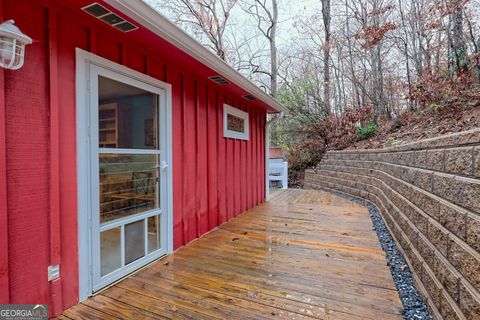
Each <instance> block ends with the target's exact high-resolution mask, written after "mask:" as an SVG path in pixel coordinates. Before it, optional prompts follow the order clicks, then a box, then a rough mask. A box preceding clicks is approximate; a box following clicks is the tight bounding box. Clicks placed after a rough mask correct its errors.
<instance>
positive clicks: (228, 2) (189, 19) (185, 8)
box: [154, 0, 238, 60]
mask: <svg viewBox="0 0 480 320" xmlns="http://www.w3.org/2000/svg"><path fill="white" fill-rule="evenodd" d="M237 2H238V0H165V1H162V0H156V1H155V2H154V6H155V7H156V8H157V9H159V10H160V11H162V10H166V11H168V12H169V13H170V14H172V15H173V17H174V19H175V21H176V22H177V23H180V24H183V25H184V27H185V28H186V29H187V30H188V29H189V28H193V30H192V32H194V33H196V34H197V36H199V34H198V33H201V34H202V35H204V36H205V37H206V38H207V39H208V46H209V47H210V48H211V49H212V50H213V51H214V52H215V53H216V54H217V55H218V56H219V57H220V58H221V59H222V60H226V51H227V50H226V47H225V31H226V29H227V26H228V21H229V18H230V13H231V11H232V9H233V8H234V7H235V5H236V4H237ZM199 38H201V37H199Z"/></svg>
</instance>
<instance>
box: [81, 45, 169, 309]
mask: <svg viewBox="0 0 480 320" xmlns="http://www.w3.org/2000/svg"><path fill="white" fill-rule="evenodd" d="M91 65H94V66H98V67H101V68H103V69H107V70H110V71H112V72H114V73H116V74H119V75H120V76H122V78H123V77H126V78H125V79H128V78H129V79H132V80H134V81H140V82H142V83H143V84H146V85H148V86H152V87H154V88H158V89H161V90H163V91H164V92H165V95H164V96H165V97H164V98H165V99H164V103H165V113H164V114H160V116H163V117H164V119H165V122H164V125H165V131H164V132H166V136H165V139H166V142H165V150H162V152H164V153H165V156H166V161H167V164H168V165H169V167H168V168H167V169H166V170H165V172H164V173H160V174H164V175H166V177H165V180H166V193H167V194H166V198H167V201H166V203H165V204H162V211H163V213H162V214H165V215H166V217H167V237H166V240H167V243H166V248H167V253H172V252H173V170H172V165H173V162H172V88H171V85H170V84H168V83H165V82H163V81H160V80H158V79H155V78H152V77H150V76H147V75H145V74H143V73H140V72H138V71H135V70H132V69H129V68H127V67H125V66H122V65H120V64H117V63H115V62H112V61H109V60H107V59H104V58H102V57H99V56H97V55H94V54H92V53H89V52H87V51H84V50H82V49H79V48H77V49H76V100H77V105H76V116H77V121H76V125H77V193H78V198H77V201H78V271H79V300H80V301H83V300H85V299H87V298H88V297H89V296H91V295H92V293H93V287H94V285H93V279H94V277H93V272H92V266H93V261H92V260H93V259H92V225H93V224H92V218H91V217H92V214H91V212H92V211H91V210H92V206H91V204H92V199H91V187H92V182H93V181H92V177H91V172H92V168H91V163H92V161H91V157H92V151H91V138H93V137H90V131H91V130H90V119H91V114H90V113H91V112H90V110H91V106H90V66H91ZM161 138H162V137H161ZM131 271H133V270H131Z"/></svg>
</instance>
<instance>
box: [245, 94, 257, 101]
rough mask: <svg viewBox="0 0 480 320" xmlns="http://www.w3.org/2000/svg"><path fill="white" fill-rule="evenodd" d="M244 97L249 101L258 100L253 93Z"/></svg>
mask: <svg viewBox="0 0 480 320" xmlns="http://www.w3.org/2000/svg"><path fill="white" fill-rule="evenodd" d="M243 99H245V100H248V101H253V100H257V98H256V97H254V96H252V95H251V94H247V95H246V96H243Z"/></svg>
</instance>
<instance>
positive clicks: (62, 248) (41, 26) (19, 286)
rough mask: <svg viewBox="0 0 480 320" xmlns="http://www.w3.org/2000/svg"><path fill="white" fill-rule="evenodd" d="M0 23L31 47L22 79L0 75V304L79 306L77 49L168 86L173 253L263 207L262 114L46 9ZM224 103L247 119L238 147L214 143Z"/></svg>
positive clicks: (64, 10)
mask: <svg viewBox="0 0 480 320" xmlns="http://www.w3.org/2000/svg"><path fill="white" fill-rule="evenodd" d="M72 2H73V1H72ZM0 18H1V19H2V20H6V19H12V18H13V19H15V21H16V24H17V25H18V26H19V27H20V28H21V29H22V31H23V32H25V33H26V34H28V35H29V36H31V37H32V38H33V39H34V43H33V44H32V45H30V46H28V47H27V54H26V55H27V56H26V62H25V65H24V67H23V68H22V69H20V70H17V71H4V70H3V69H0V90H1V91H0V178H1V179H0V303H48V304H49V305H50V311H51V313H52V314H58V313H59V312H61V311H62V310H63V309H65V308H67V307H69V306H71V305H73V304H75V303H76V302H77V301H78V256H77V247H78V246H77V245H78V244H77V238H78V235H77V196H76V184H77V176H76V143H75V140H76V128H75V124H76V120H75V108H76V106H75V101H76V100H75V48H76V47H79V48H82V49H84V50H88V51H90V52H92V53H95V54H97V55H100V56H102V57H105V58H107V59H109V60H112V61H115V62H117V63H121V64H123V65H125V66H127V67H130V68H132V69H135V70H138V71H140V72H143V73H146V74H148V75H150V76H153V77H155V78H158V79H160V80H163V81H166V82H169V83H171V84H172V89H173V171H174V184H173V188H174V190H173V202H174V203H173V205H174V248H178V247H180V246H182V245H184V244H186V243H188V242H190V241H192V240H193V239H195V238H197V237H199V236H200V235H202V234H203V233H205V232H207V231H209V230H211V229H212V228H213V227H215V226H217V225H219V224H221V223H223V222H225V221H227V220H229V219H231V218H232V217H234V216H236V215H238V214H240V213H241V212H243V211H245V210H247V209H249V208H251V207H253V206H255V205H256V204H258V203H260V202H262V201H263V199H264V197H265V194H264V186H265V180H264V177H265V174H264V170H265V168H264V150H265V148H264V138H265V137H264V125H265V110H264V109H262V108H260V107H259V106H258V105H255V103H254V102H247V101H245V100H244V99H242V98H241V97H240V96H239V95H238V94H234V93H232V92H231V91H229V89H228V88H224V87H220V86H218V85H216V84H214V83H213V82H210V81H208V80H207V79H206V77H207V76H210V75H211V74H205V72H204V70H205V68H204V67H203V69H202V68H199V69H198V70H197V71H195V70H194V69H193V70H192V69H191V68H188V69H187V68H186V67H184V66H183V64H181V63H177V62H175V60H176V59H174V58H173V57H171V56H168V55H165V54H162V53H160V52H158V51H156V50H155V49H152V46H151V44H147V43H142V42H141V41H138V42H135V41H134V40H132V38H127V37H128V36H127V35H125V34H122V33H120V32H118V31H116V30H113V29H112V28H110V27H109V26H106V25H103V24H101V23H99V22H97V21H95V20H94V19H91V20H89V19H90V18H89V17H88V16H86V15H84V14H83V13H81V12H80V11H79V10H76V8H74V7H71V8H70V7H64V6H63V5H59V4H57V3H56V2H54V1H53V0H52V1H50V0H15V1H10V0H0ZM224 102H225V103H228V104H230V105H233V106H235V107H238V108H240V109H242V110H245V111H247V112H248V113H249V115H250V139H249V140H248V141H240V140H232V139H225V138H223V115H222V106H223V103H224ZM52 264H60V271H61V277H60V279H58V280H56V281H54V282H51V283H49V282H48V281H47V267H48V266H49V265H52Z"/></svg>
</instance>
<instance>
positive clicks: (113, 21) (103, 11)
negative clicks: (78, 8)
mask: <svg viewBox="0 0 480 320" xmlns="http://www.w3.org/2000/svg"><path fill="white" fill-rule="evenodd" d="M82 10H83V11H85V12H87V13H88V14H90V15H92V16H94V17H95V18H98V19H100V20H102V21H103V22H105V23H106V24H108V25H111V26H112V27H114V28H116V29H118V30H120V31H122V32H129V31H133V30H135V29H138V27H137V26H136V25H134V24H132V23H130V22H128V21H126V20H125V19H123V18H122V17H120V16H119V15H117V14H115V13H113V12H112V11H110V10H108V9H107V8H105V7H104V6H102V5H101V4H99V3H97V2H94V3H92V4H89V5H88V6H86V7H83V8H82Z"/></svg>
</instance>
